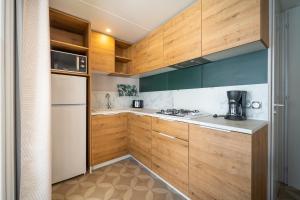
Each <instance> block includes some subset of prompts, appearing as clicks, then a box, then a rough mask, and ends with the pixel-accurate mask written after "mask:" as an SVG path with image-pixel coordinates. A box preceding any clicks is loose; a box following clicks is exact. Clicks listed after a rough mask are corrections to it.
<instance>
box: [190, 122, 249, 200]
mask: <svg viewBox="0 0 300 200" xmlns="http://www.w3.org/2000/svg"><path fill="white" fill-rule="evenodd" d="M189 131H190V138H189V139H190V140H189V194H190V196H191V199H193V200H208V199H215V200H218V199H222V200H246V199H248V200H249V199H251V190H252V187H251V165H252V163H251V158H252V152H251V145H252V139H251V135H248V134H241V133H237V132H230V131H226V130H216V129H210V128H205V127H201V126H199V125H190V126H189Z"/></svg>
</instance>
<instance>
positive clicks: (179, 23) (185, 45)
mask: <svg viewBox="0 0 300 200" xmlns="http://www.w3.org/2000/svg"><path fill="white" fill-rule="evenodd" d="M163 29H164V38H163V40H164V63H165V65H166V66H169V65H173V64H176V63H180V62H183V61H187V60H191V59H193V58H197V57H201V55H202V53H201V1H200V0H198V1H197V2H196V3H194V4H193V5H192V6H191V7H189V8H187V9H186V10H184V11H183V12H182V13H180V14H179V15H177V16H175V17H174V18H172V19H171V20H170V21H168V22H167V23H166V24H165V25H164V26H163Z"/></svg>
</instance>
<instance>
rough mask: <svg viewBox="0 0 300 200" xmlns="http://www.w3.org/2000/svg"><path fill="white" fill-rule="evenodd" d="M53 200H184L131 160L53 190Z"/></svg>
mask: <svg viewBox="0 0 300 200" xmlns="http://www.w3.org/2000/svg"><path fill="white" fill-rule="evenodd" d="M52 199H53V200H184V198H183V197H182V196H180V195H179V194H178V193H176V192H175V191H173V190H172V189H171V188H169V187H168V186H167V185H166V184H165V183H163V182H162V181H161V180H159V179H157V178H156V177H155V176H153V175H152V174H151V173H150V172H148V171H147V170H146V169H145V168H143V167H142V166H140V165H139V164H138V163H137V162H136V161H135V160H133V159H126V160H123V161H120V162H118V163H115V164H112V165H110V166H106V167H103V168H101V169H98V170H96V171H94V172H93V173H92V174H87V175H85V176H79V177H76V178H73V179H70V180H67V181H64V182H61V183H58V184H55V185H53V187H52Z"/></svg>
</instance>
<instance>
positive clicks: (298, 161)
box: [287, 7, 300, 189]
mask: <svg viewBox="0 0 300 200" xmlns="http://www.w3.org/2000/svg"><path fill="white" fill-rule="evenodd" d="M287 15H288V31H287V32H288V34H287V35H288V40H287V52H288V54H287V94H288V95H287V144H288V145H287V147H288V148H287V153H288V156H287V159H288V185H290V186H293V187H295V188H297V189H300V170H299V169H300V156H299V146H300V123H299V119H300V117H299V113H300V89H299V86H300V79H299V75H300V57H299V52H300V37H299V35H300V20H299V19H300V7H296V8H293V9H290V10H288V11H287Z"/></svg>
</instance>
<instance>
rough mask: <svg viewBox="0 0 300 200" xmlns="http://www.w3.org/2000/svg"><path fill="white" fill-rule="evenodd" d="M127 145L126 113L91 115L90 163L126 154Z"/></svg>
mask: <svg viewBox="0 0 300 200" xmlns="http://www.w3.org/2000/svg"><path fill="white" fill-rule="evenodd" d="M127 146H128V138H127V114H116V115H95V116H92V134H91V153H92V155H91V163H92V165H97V164H99V163H102V162H105V161H108V160H111V159H114V158H118V157H121V156H124V155H126V154H127V153H128V151H127Z"/></svg>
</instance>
